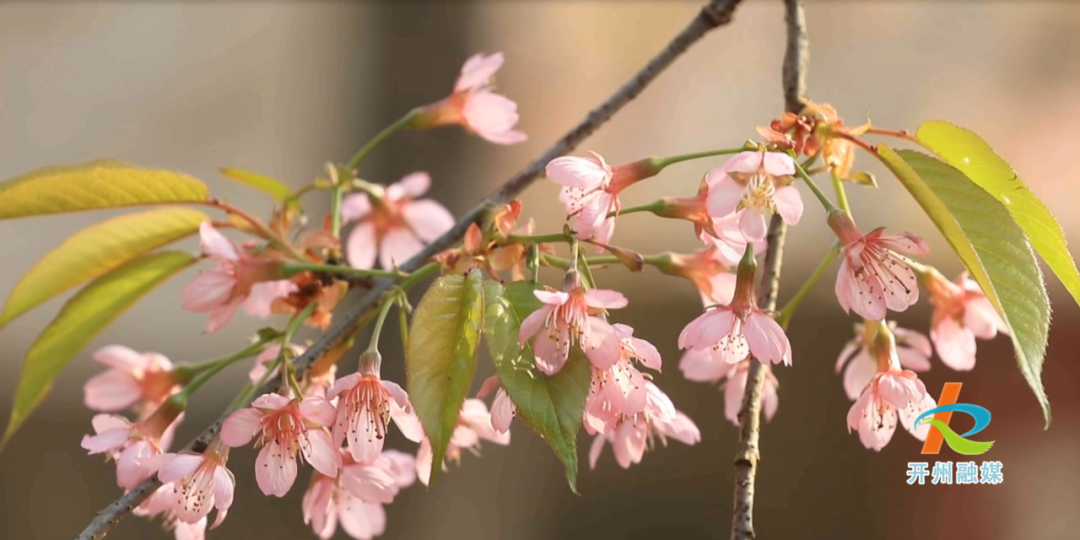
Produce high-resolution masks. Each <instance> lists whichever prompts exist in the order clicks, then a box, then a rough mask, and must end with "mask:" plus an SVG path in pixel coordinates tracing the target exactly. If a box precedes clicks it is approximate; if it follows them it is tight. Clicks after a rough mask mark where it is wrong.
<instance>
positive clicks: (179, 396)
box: [169, 337, 276, 408]
mask: <svg viewBox="0 0 1080 540" xmlns="http://www.w3.org/2000/svg"><path fill="white" fill-rule="evenodd" d="M275 339H276V338H275V337H270V338H260V339H259V340H258V341H256V342H255V343H252V344H251V345H248V346H247V347H245V348H244V349H242V350H241V351H240V352H238V353H236V354H234V355H232V356H226V357H225V358H222V359H220V360H218V361H216V362H214V363H213V364H212V365H211V366H210V367H208V368H207V369H206V370H204V371H203V372H201V373H199V374H198V375H197V376H196V377H195V379H194V380H192V381H191V382H189V383H188V384H187V385H186V386H184V389H183V390H181V391H179V392H177V393H175V394H173V395H172V396H170V397H169V401H170V402H172V403H173V404H174V405H176V406H178V407H181V408H183V407H186V406H187V401H188V398H190V397H191V394H194V393H195V391H196V390H198V389H199V387H200V386H202V385H203V383H205V382H206V381H208V380H210V379H211V378H212V377H213V376H214V375H217V374H218V373H220V372H221V370H223V369H225V368H227V367H229V366H231V365H232V364H233V363H234V362H236V361H237V360H242V359H244V358H247V357H249V356H251V355H254V354H258V353H259V351H262V350H263V347H265V346H266V344H267V343H269V342H271V341H274V340H275Z"/></svg>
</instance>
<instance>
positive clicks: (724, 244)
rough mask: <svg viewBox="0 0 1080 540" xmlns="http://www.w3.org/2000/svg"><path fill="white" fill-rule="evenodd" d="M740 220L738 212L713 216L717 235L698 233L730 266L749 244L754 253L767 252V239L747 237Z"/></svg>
mask: <svg viewBox="0 0 1080 540" xmlns="http://www.w3.org/2000/svg"><path fill="white" fill-rule="evenodd" d="M793 189H794V188H793ZM739 221H740V217H739V215H738V214H729V215H727V216H724V217H721V218H713V220H712V225H713V226H712V229H713V232H715V233H716V235H715V236H713V235H711V234H708V233H707V232H706V233H704V234H699V235H698V238H700V239H701V241H702V242H704V243H705V244H711V245H713V246H715V247H716V251H717V256H718V258H719V259H720V260H721V261H722V262H724V263H726V264H727V265H728V266H735V265H737V264H739V260H740V259H742V256H743V253H745V252H746V245H747V244H753V246H754V253H765V248H766V242H765V239H764V238H762V239H759V240H749V239H747V237H746V236H745V235H744V234H743V232H742V229H741V228H740V227H739Z"/></svg>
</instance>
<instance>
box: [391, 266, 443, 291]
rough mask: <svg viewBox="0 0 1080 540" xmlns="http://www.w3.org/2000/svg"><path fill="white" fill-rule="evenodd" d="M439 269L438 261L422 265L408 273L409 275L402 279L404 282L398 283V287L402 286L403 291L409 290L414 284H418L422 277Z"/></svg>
mask: <svg viewBox="0 0 1080 540" xmlns="http://www.w3.org/2000/svg"><path fill="white" fill-rule="evenodd" d="M438 270H439V263H437V262H430V263H427V264H425V265H424V266H421V267H420V268H417V269H416V271H414V272H412V273H410V274H409V275H408V277H406V278H405V279H404V280H402V282H401V283H400V284H399V285H398V288H400V289H401V290H403V291H407V290H409V289H411V288H412V286H413V285H416V283H417V282H419V281H420V280H421V279H424V278H425V277H427V276H429V275H431V274H433V273H435V272H436V271H438Z"/></svg>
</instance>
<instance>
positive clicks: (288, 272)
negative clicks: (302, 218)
mask: <svg viewBox="0 0 1080 540" xmlns="http://www.w3.org/2000/svg"><path fill="white" fill-rule="evenodd" d="M281 267H282V270H283V271H284V272H285V276H286V277H292V276H295V275H296V274H299V273H300V272H320V273H324V274H345V275H348V276H359V277H391V278H400V277H405V276H408V275H409V274H403V273H401V272H397V271H390V270H377V269H374V268H366V269H365V268H353V267H351V266H341V265H336V264H318V263H306V262H292V261H286V262H285V263H283V264H282V265H281Z"/></svg>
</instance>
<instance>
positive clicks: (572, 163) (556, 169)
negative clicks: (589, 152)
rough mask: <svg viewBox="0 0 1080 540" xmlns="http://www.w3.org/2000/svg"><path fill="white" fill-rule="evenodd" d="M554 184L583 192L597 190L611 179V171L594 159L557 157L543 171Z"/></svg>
mask: <svg viewBox="0 0 1080 540" xmlns="http://www.w3.org/2000/svg"><path fill="white" fill-rule="evenodd" d="M544 170H545V172H546V173H547V177H548V178H550V179H551V180H552V181H554V182H555V183H556V184H559V185H561V186H566V187H572V188H578V189H583V190H592V189H597V188H599V187H600V186H601V185H603V184H604V183H605V182H607V181H608V180H610V179H611V176H612V172H611V169H610V168H608V167H606V166H605V164H603V163H601V162H598V161H597V160H596V159H588V158H581V157H576V156H563V157H558V158H555V159H553V160H551V161H550V162H548V164H547V167H546V168H545V169H544Z"/></svg>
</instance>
